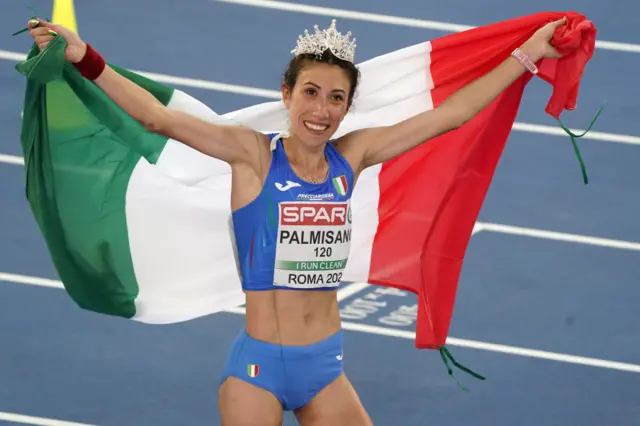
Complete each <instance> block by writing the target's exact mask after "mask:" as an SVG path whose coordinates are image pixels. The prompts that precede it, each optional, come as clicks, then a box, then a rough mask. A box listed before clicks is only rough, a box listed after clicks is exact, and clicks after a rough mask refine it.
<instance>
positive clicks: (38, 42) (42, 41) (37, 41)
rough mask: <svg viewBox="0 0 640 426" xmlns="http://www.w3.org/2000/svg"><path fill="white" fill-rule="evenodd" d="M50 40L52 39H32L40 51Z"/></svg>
mask: <svg viewBox="0 0 640 426" xmlns="http://www.w3.org/2000/svg"><path fill="white" fill-rule="evenodd" d="M51 40H53V37H51V36H42V37H36V38H35V39H34V43H35V44H36V45H38V47H39V48H40V50H44V48H45V47H46V46H47V45H48V44H49V43H50V42H51Z"/></svg>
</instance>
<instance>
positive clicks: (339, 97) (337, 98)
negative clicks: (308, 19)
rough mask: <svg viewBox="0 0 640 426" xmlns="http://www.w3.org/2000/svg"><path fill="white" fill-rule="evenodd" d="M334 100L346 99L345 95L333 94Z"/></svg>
mask: <svg viewBox="0 0 640 426" xmlns="http://www.w3.org/2000/svg"><path fill="white" fill-rule="evenodd" d="M333 100H334V101H338V102H342V101H343V100H344V97H343V96H342V95H333Z"/></svg>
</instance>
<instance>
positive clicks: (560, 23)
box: [555, 16, 567, 27]
mask: <svg viewBox="0 0 640 426" xmlns="http://www.w3.org/2000/svg"><path fill="white" fill-rule="evenodd" d="M566 23H567V17H566V16H565V17H564V18H562V19H558V20H557V21H556V22H555V24H556V27H560V26H562V25H564V24H566Z"/></svg>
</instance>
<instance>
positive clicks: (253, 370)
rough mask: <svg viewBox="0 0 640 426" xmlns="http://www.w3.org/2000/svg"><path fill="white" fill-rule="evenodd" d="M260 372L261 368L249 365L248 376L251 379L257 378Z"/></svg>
mask: <svg viewBox="0 0 640 426" xmlns="http://www.w3.org/2000/svg"><path fill="white" fill-rule="evenodd" d="M259 372H260V367H259V366H257V365H256V364H248V365H247V374H248V375H249V377H257V376H258V373H259Z"/></svg>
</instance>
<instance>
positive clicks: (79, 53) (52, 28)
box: [27, 19, 87, 63]
mask: <svg viewBox="0 0 640 426" xmlns="http://www.w3.org/2000/svg"><path fill="white" fill-rule="evenodd" d="M27 25H28V27H29V34H31V37H32V38H33V41H34V42H35V43H36V44H37V45H38V47H39V48H40V50H44V49H45V48H46V47H47V45H48V44H49V43H50V42H51V40H53V38H54V37H55V36H56V35H57V34H59V35H60V36H61V37H62V38H63V39H64V41H66V42H67V47H66V49H65V50H64V58H65V59H66V60H67V61H70V62H73V63H76V62H80V61H81V60H82V58H84V55H85V53H86V52H87V45H86V43H85V42H83V41H82V40H81V39H80V37H79V36H78V35H77V34H76V33H74V32H73V31H71V30H69V29H67V28H65V27H63V26H62V25H56V24H51V23H49V22H47V21H43V20H42V19H32V20H30V21H29V22H28V24H27Z"/></svg>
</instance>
